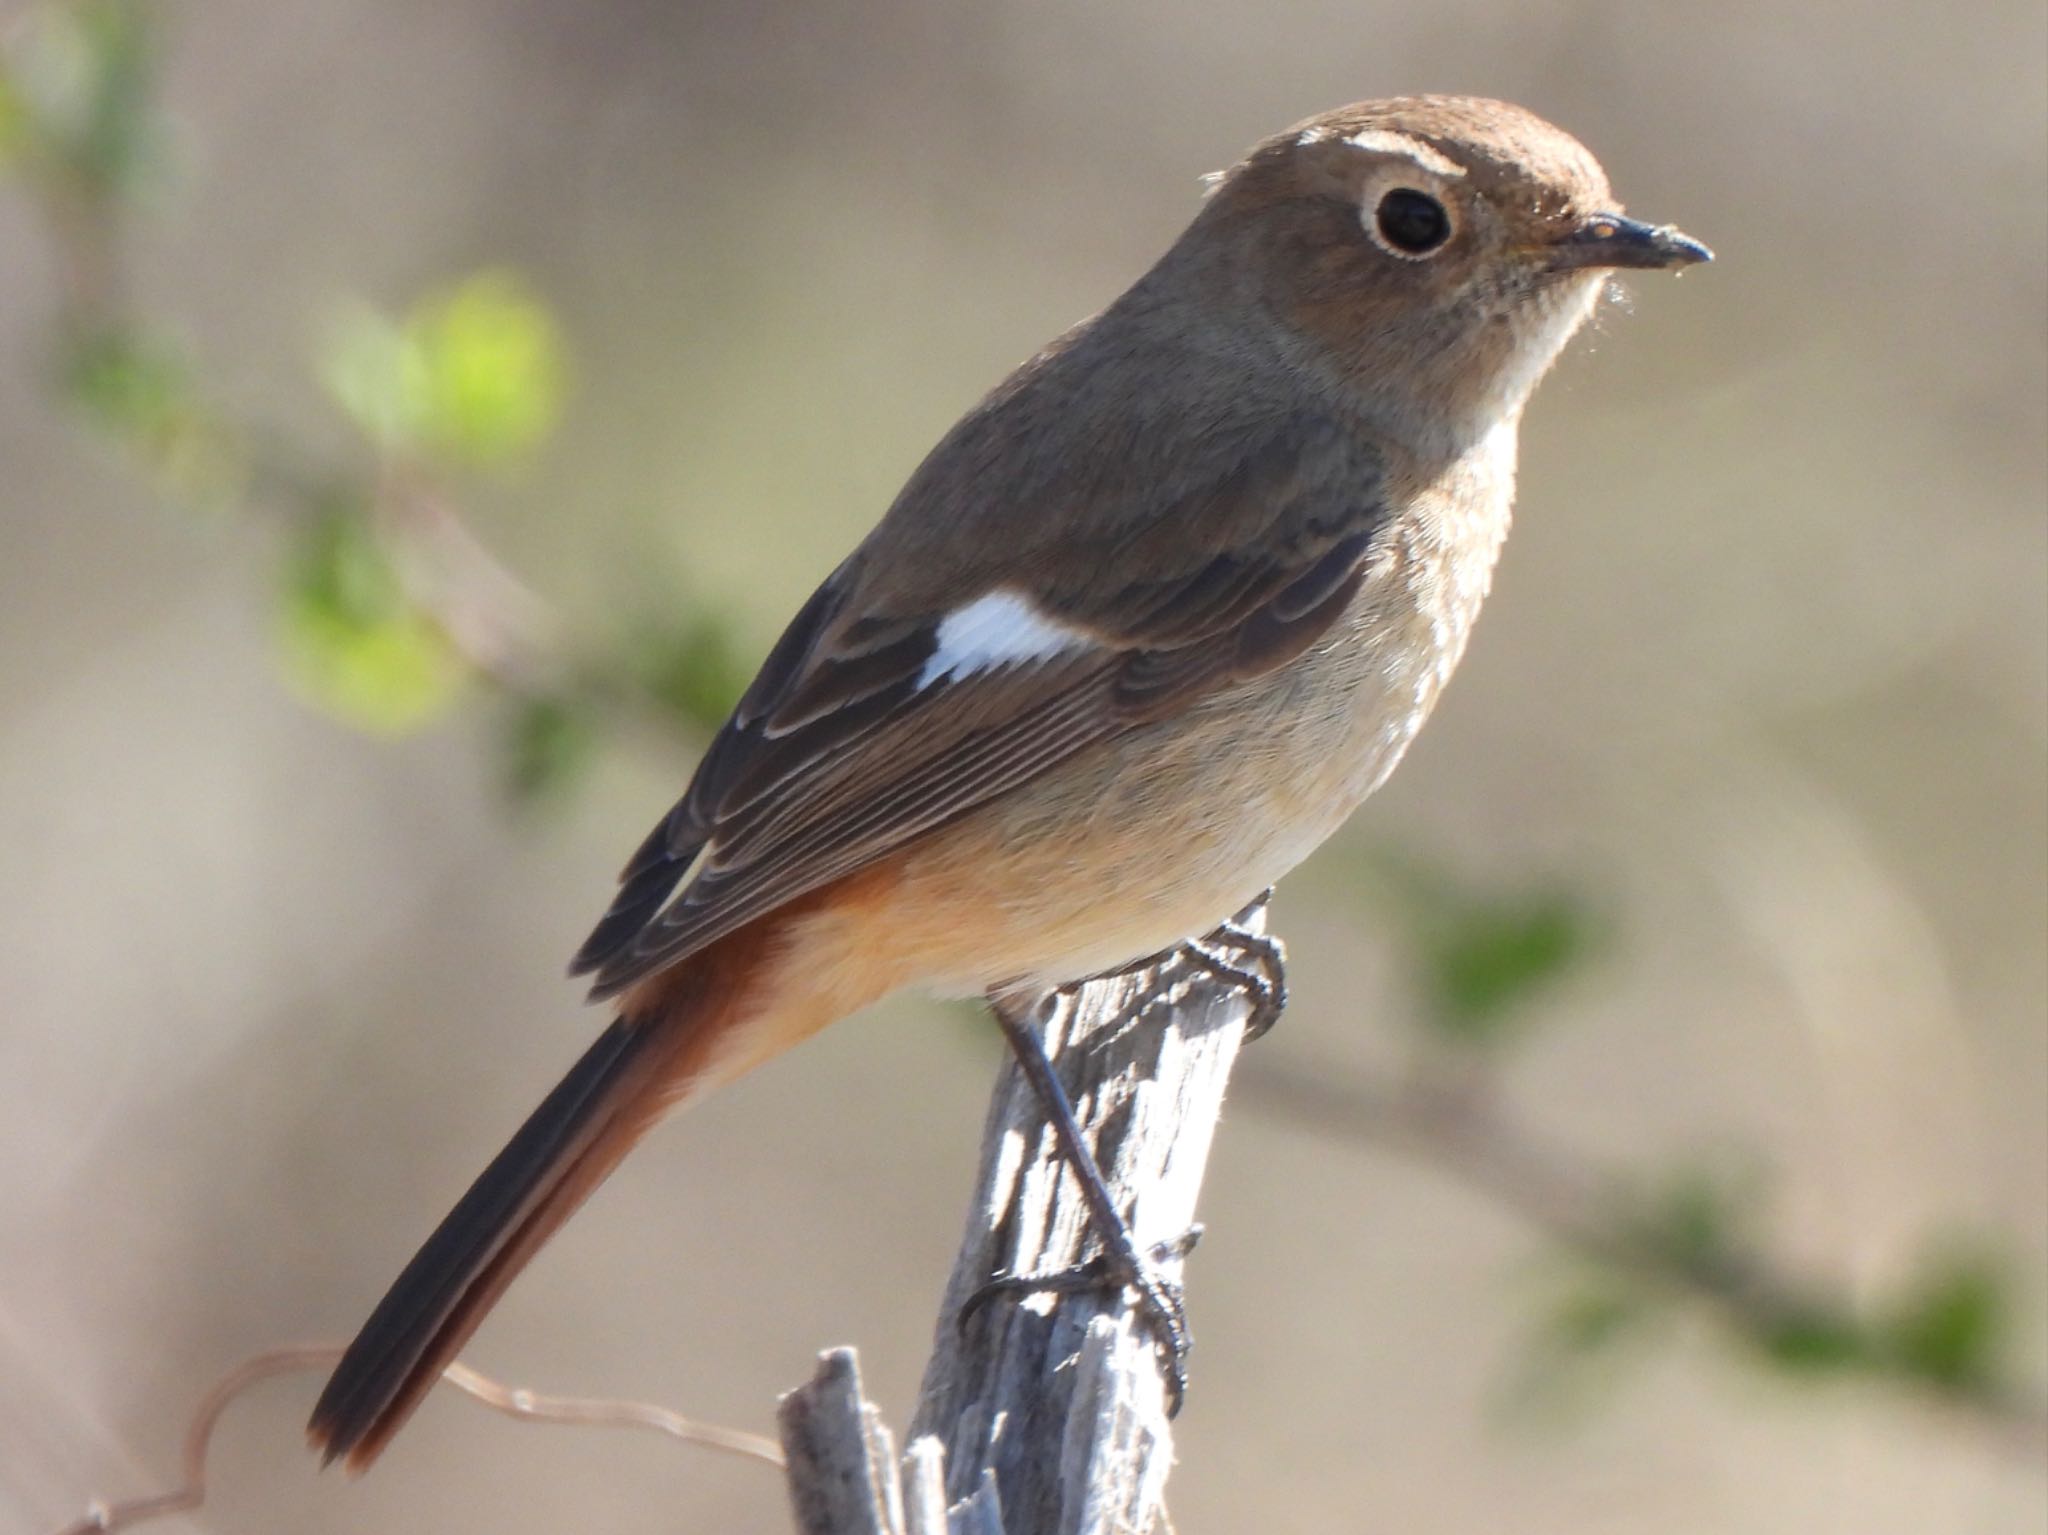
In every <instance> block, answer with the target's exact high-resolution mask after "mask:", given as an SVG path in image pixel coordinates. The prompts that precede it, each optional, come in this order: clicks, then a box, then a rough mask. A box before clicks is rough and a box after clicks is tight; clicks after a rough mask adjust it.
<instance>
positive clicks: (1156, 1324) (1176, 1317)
mask: <svg viewBox="0 0 2048 1535" xmlns="http://www.w3.org/2000/svg"><path fill="white" fill-rule="evenodd" d="M1201 1237H1202V1228H1201V1227H1200V1226H1199V1225H1195V1226H1190V1227H1189V1228H1188V1229H1187V1230H1186V1231H1185V1232H1183V1233H1182V1234H1181V1235H1180V1236H1178V1237H1176V1238H1174V1239H1173V1240H1172V1241H1169V1242H1161V1243H1160V1244H1159V1245H1158V1246H1156V1247H1154V1248H1153V1249H1152V1252H1151V1254H1150V1256H1149V1257H1139V1256H1137V1255H1136V1254H1135V1253H1133V1254H1131V1255H1130V1256H1128V1257H1126V1256H1124V1255H1121V1254H1118V1253H1116V1252H1113V1251H1103V1252H1098V1253H1097V1254H1096V1255H1095V1256H1094V1257H1092V1258H1089V1259H1086V1260H1085V1261H1083V1262H1080V1263H1076V1264H1074V1265H1072V1266H1071V1267H1068V1268H1063V1269H1053V1270H1051V1271H1049V1272H1045V1273H1036V1274H998V1275H996V1276H995V1277H994V1278H993V1279H991V1280H989V1281H988V1282H987V1283H986V1284H984V1285H982V1286H981V1287H980V1288H979V1289H977V1290H976V1291H975V1292H974V1293H973V1294H972V1295H970V1296H968V1297H967V1301H966V1303H965V1304H964V1305H963V1306H961V1308H960V1325H961V1326H962V1327H965V1326H966V1325H967V1324H968V1323H969V1322H971V1321H972V1320H973V1319H974V1317H975V1315H976V1313H978V1312H979V1311H980V1310H981V1309H982V1307H984V1306H986V1305H987V1304H988V1303H989V1302H990V1301H992V1300H994V1299H996V1297H998V1296H1001V1295H1048V1294H1050V1295H1084V1294H1094V1293H1099V1292H1101V1291H1104V1290H1130V1291H1132V1292H1133V1293H1134V1294H1135V1295H1136V1296H1137V1300H1138V1309H1139V1310H1140V1311H1141V1312H1142V1313H1143V1314H1144V1317H1145V1320H1146V1321H1147V1322H1148V1323H1149V1324H1150V1325H1151V1327H1152V1330H1153V1334H1154V1336H1155V1338H1156V1340H1157V1342H1158V1344H1159V1349H1160V1354H1161V1356H1162V1357H1163V1358H1164V1360H1165V1362H1166V1372H1167V1380H1166V1415H1167V1416H1168V1417H1169V1418H1170V1417H1173V1416H1175V1415H1176V1414H1178V1413H1179V1411H1180V1409H1181V1403H1182V1402H1184V1401H1186V1400H1187V1394H1188V1354H1189V1352H1190V1351H1191V1350H1192V1349H1193V1348H1194V1344H1195V1339H1194V1334H1193V1333H1192V1332H1191V1331H1190V1330H1189V1328H1188V1308H1187V1297H1186V1292H1185V1290H1184V1289H1183V1287H1182V1285H1181V1282H1180V1281H1179V1280H1177V1279H1172V1278H1169V1277H1168V1276H1167V1275H1166V1274H1164V1273H1162V1272H1161V1271H1160V1265H1162V1264H1165V1263H1168V1262H1178V1261H1179V1260H1180V1259H1182V1258H1185V1257H1186V1256H1187V1255H1188V1254H1189V1253H1190V1252H1192V1251H1193V1250H1194V1246H1195V1243H1196V1242H1198V1241H1200V1240H1201Z"/></svg>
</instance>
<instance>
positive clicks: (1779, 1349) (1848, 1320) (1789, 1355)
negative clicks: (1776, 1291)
mask: <svg viewBox="0 0 2048 1535" xmlns="http://www.w3.org/2000/svg"><path fill="white" fill-rule="evenodd" d="M1750 1335H1751V1338H1752V1341H1754V1342H1755V1344H1756V1345H1757V1347H1758V1348H1760V1349H1761V1350H1762V1351H1763V1355H1764V1358H1765V1359H1766V1360H1768V1361H1769V1362H1770V1363H1772V1364H1774V1365H1776V1366H1778V1367H1779V1368H1780V1369H1782V1370H1785V1371H1787V1372H1788V1373H1790V1374H1794V1375H1832V1374H1838V1373H1840V1372H1842V1371H1844V1370H1855V1369H1863V1368H1866V1367H1867V1366H1868V1365H1869V1363H1870V1340H1869V1337H1868V1335H1867V1334H1866V1332H1865V1330H1864V1328H1863V1327H1862V1325H1861V1324H1860V1323H1858V1322H1857V1320H1856V1318H1855V1317H1853V1316H1851V1315H1850V1314H1849V1312H1848V1311H1847V1310H1846V1309H1845V1308H1843V1307H1840V1306H1835V1305H1830V1304H1828V1303H1827V1302H1825V1301H1822V1300H1820V1299H1818V1298H1815V1299H1811V1300H1807V1301H1803V1302H1801V1303H1799V1304H1797V1305H1794V1306H1791V1307H1789V1308H1787V1309H1785V1310H1783V1311H1781V1312H1779V1313H1777V1314H1773V1315H1765V1316H1763V1317H1761V1318H1759V1319H1758V1321H1757V1323H1756V1325H1755V1326H1754V1327H1753V1328H1752V1329H1750Z"/></svg>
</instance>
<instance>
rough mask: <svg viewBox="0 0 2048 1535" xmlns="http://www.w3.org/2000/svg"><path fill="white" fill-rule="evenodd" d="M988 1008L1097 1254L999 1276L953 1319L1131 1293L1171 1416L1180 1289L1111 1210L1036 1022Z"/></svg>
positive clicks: (1182, 1367) (1180, 1379) (1183, 1344)
mask: <svg viewBox="0 0 2048 1535" xmlns="http://www.w3.org/2000/svg"><path fill="white" fill-rule="evenodd" d="M989 1006H990V1007H991V1008H992V1009H993V1010H994V1012H995V1015H996V1022H997V1023H999V1024H1001V1025H1002V1029H1003V1034H1004V1036H1005V1037H1006V1038H1007V1039H1008V1040H1009V1041H1010V1049H1011V1051H1012V1053H1014V1054H1015V1055H1016V1057H1017V1064H1018V1065H1019V1066H1021V1067H1023V1068H1024V1075H1025V1077H1026V1078H1028V1079H1029V1081H1030V1083H1031V1086H1032V1090H1033V1091H1034V1092H1035V1093H1036V1094H1037V1095H1038V1102H1039V1106H1040V1107H1041V1108H1042V1109H1044V1111H1045V1116H1046V1119H1047V1120H1048V1121H1049V1122H1050V1123H1051V1125H1052V1129H1053V1135H1054V1137H1055V1138H1056V1139H1057V1140H1058V1142H1059V1147H1060V1154H1061V1155H1062V1156H1064V1157H1065V1158H1066V1160H1067V1165H1068V1166H1069V1167H1071V1168H1072V1169H1073V1171H1074V1178H1075V1181H1076V1182H1077V1183H1078V1184H1079V1185H1080V1189H1081V1198H1082V1201H1083V1202H1084V1203H1085V1204H1086V1205H1087V1207H1088V1218H1089V1224H1090V1225H1091V1226H1093V1227H1094V1228H1095V1235H1096V1238H1097V1240H1099V1241H1100V1242H1101V1243H1102V1251H1101V1252H1100V1253H1099V1254H1098V1255H1097V1256H1095V1257H1094V1258H1091V1259H1089V1260H1088V1261H1086V1262H1084V1263H1081V1264H1079V1265H1077V1266H1076V1267H1074V1268H1071V1269H1067V1270H1063V1271H1061V1272H1059V1273H1055V1274H1005V1275H1001V1276H999V1277H997V1278H995V1279H993V1280H991V1281H990V1282H989V1283H987V1284H985V1285H983V1286H982V1287H981V1288H980V1289H979V1290H977V1291H975V1293H974V1294H973V1295H971V1296H970V1297H968V1300H967V1304H966V1305H965V1306H964V1307H963V1308H962V1309H961V1320H962V1321H963V1322H964V1321H966V1320H967V1319H968V1318H969V1317H971V1316H972V1315H973V1314H974V1313H975V1311H976V1310H978V1309H979V1308H980V1306H981V1305H982V1304H983V1303H984V1302H985V1301H987V1300H988V1299H990V1298H991V1297H992V1296H995V1295H999V1294H1018V1293H1040V1292H1045V1291H1054V1292H1060V1293H1072V1292H1074V1291H1078V1290H1087V1289H1099V1288H1101V1287H1103V1286H1105V1285H1110V1284H1114V1285H1117V1286H1119V1287H1123V1288H1128V1289H1131V1290H1133V1291H1135V1292H1136V1293H1137V1296H1138V1301H1139V1304H1140V1305H1141V1307H1142V1308H1143V1309H1144V1311H1145V1313H1146V1315H1147V1316H1148V1317H1149V1318H1150V1320H1151V1322H1152V1324H1153V1326H1154V1327H1155V1328H1157V1329H1158V1332H1159V1338H1160V1341H1161V1342H1162V1343H1163V1344H1164V1345H1165V1349H1166V1357H1167V1370H1168V1375H1169V1379H1168V1383H1167V1389H1168V1400H1167V1413H1168V1415H1169V1416H1171V1415H1172V1414H1174V1413H1177V1412H1179V1411H1180V1404H1181V1402H1182V1400H1183V1399H1184V1398H1185V1397H1186V1395H1187V1383H1188V1374H1187V1360H1188V1350H1189V1349H1190V1348H1191V1347H1192V1346H1193V1344H1194V1339H1193V1337H1192V1335H1191V1334H1190V1333H1189V1331H1188V1317H1187V1305H1186V1303H1185V1301H1184V1300H1183V1299H1182V1296H1181V1287H1180V1285H1179V1284H1178V1283H1177V1282H1175V1281H1174V1280H1171V1279H1168V1278H1167V1277H1166V1276H1165V1275H1163V1274H1162V1273H1160V1271H1159V1266H1158V1261H1157V1260H1156V1259H1154V1258H1151V1257H1148V1256H1147V1255H1146V1254H1145V1253H1142V1252H1140V1251H1139V1249H1138V1244H1137V1240H1136V1238H1134V1237H1133V1236H1132V1235H1131V1228H1130V1223H1129V1222H1127V1221H1126V1220H1125V1219H1124V1217H1123V1212H1122V1211H1121V1210H1119V1209H1118V1208H1117V1204H1116V1199H1115V1198H1114V1196H1112V1195H1111V1193H1110V1192H1109V1184H1108V1183H1107V1182H1106V1181H1105V1180H1104V1178H1103V1176H1102V1169H1101V1168H1100V1167H1099V1166H1097V1165H1096V1161H1095V1153H1094V1152H1093V1151H1092V1150H1090V1149H1089V1146H1088V1141H1087V1138H1086V1137H1085V1136H1084V1135H1083V1134H1082V1133H1081V1126H1080V1123H1079V1121H1077V1120H1076V1119H1075V1118H1074V1106H1073V1105H1072V1104H1071V1103H1070V1102H1068V1100H1067V1090H1066V1088H1065V1086H1064V1085H1062V1083H1061V1082H1060V1078H1059V1073H1058V1072H1057V1071H1055V1070H1054V1069H1053V1064H1052V1061H1051V1059H1050V1058H1049V1057H1048V1056H1047V1055H1046V1053H1045V1042H1044V1040H1043V1038H1042V1037H1041V1035H1040V1031H1039V1028H1038V1025H1037V1022H1036V1021H1035V1020H1034V1019H1033V1018H1032V1017H1030V1016H1029V1013H1028V1010H1027V1009H1026V1008H1025V1007H1024V1006H1023V1005H1022V1004H1021V1002H1020V1001H1019V1000H1018V999H1016V998H1014V997H1008V996H991V997H990V998H989ZM1199 1234H1200V1233H1199V1228H1197V1229H1196V1230H1195V1231H1192V1232H1190V1233H1189V1234H1188V1235H1187V1236H1185V1237H1183V1238H1181V1239H1180V1240H1179V1241H1178V1242H1170V1243H1166V1244H1164V1245H1163V1247H1162V1248H1161V1250H1160V1252H1161V1256H1170V1255H1172V1254H1174V1253H1176V1252H1183V1253H1184V1252H1185V1251H1187V1249H1188V1248H1190V1247H1192V1246H1193V1245H1194V1240H1195V1237H1196V1236H1198V1235H1199Z"/></svg>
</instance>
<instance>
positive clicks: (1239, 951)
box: [1178, 890, 1287, 1044]
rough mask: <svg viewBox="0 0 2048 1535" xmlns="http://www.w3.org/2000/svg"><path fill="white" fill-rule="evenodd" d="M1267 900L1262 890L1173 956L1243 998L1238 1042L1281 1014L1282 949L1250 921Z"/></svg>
mask: <svg viewBox="0 0 2048 1535" xmlns="http://www.w3.org/2000/svg"><path fill="white" fill-rule="evenodd" d="M1272 899H1273V892H1272V891H1271V890H1268V891H1266V892H1265V893H1264V894H1263V895H1261V896H1260V897H1259V898H1258V899H1257V900H1255V901H1253V902H1252V903H1251V905H1249V906H1247V907H1246V908H1245V909H1244V910H1243V911H1241V912H1239V913H1238V914H1237V915H1236V916H1234V917H1229V918H1226V919H1225V920H1224V922H1223V923H1222V925H1221V926H1219V927H1218V928H1217V929H1216V930H1215V931H1214V932H1212V933H1209V934H1206V935H1205V936H1203V937H1201V938H1190V939H1189V940H1188V941H1187V942H1186V943H1184V944H1182V945H1181V947H1180V949H1179V951H1178V952H1179V954H1180V955H1181V957H1182V959H1183V960H1184V961H1185V962H1186V963H1187V964H1189V965H1190V966H1192V967H1194V968H1195V969H1198V970H1202V971H1205V972H1206V973H1208V974H1209V975H1212V976H1214V977H1215V978H1216V979H1217V980H1219V981H1222V982H1224V983H1225V984H1227V985H1228V986H1230V987H1231V988H1232V989H1233V990H1234V991H1236V992H1238V993H1239V994H1240V995H1241V996H1243V997H1244V999H1245V1002H1246V1003H1247V1005H1248V1006H1249V1008H1250V1013H1249V1015H1248V1016H1247V1017H1246V1018H1245V1021H1244V1042H1245V1043H1246V1044H1250V1043H1251V1042H1252V1041H1253V1040H1255V1039H1258V1038H1260V1037H1262V1036H1263V1035H1265V1034H1266V1033H1267V1032H1268V1031H1269V1030H1271V1028H1272V1027H1273V1025H1274V1024H1276V1023H1278V1022H1279V1021H1280V1015H1281V1014H1282V1013H1284V1012H1285V1011H1286V1010H1287V945H1286V944H1284V943H1282V942H1281V941H1280V940H1279V939H1277V938H1275V937H1272V936H1271V935H1270V934H1267V933H1259V932H1254V931H1253V930H1252V927H1251V920H1252V918H1253V917H1255V916H1257V915H1258V914H1259V913H1260V912H1261V911H1263V910H1265V907H1266V903H1267V902H1268V901H1270V900H1272Z"/></svg>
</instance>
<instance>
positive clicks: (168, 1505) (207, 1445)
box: [55, 1344, 782, 1535]
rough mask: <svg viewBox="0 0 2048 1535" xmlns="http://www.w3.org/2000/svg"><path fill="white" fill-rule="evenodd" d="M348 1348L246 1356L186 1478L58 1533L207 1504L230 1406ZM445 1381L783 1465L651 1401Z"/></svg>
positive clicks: (211, 1397)
mask: <svg viewBox="0 0 2048 1535" xmlns="http://www.w3.org/2000/svg"><path fill="white" fill-rule="evenodd" d="M341 1353H342V1351H341V1348H340V1347H339V1346H338V1345H333V1344H314V1345H308V1346H304V1347H297V1348H278V1349H271V1350H269V1351H267V1352H265V1353H262V1354H258V1355H256V1356H255V1357H254V1358H252V1359H246V1360H244V1361H243V1362H242V1363H241V1364H238V1365H236V1366H235V1368H234V1369H232V1370H230V1371H229V1372H228V1373H227V1374H226V1375H224V1376H222V1377H221V1378H220V1380H219V1381H217V1382H216V1383H215V1384H214V1387H213V1389H212V1390H211V1391H209V1392H207V1393H206V1395H205V1396H204V1397H203V1398H202V1399H201V1400H200V1403H199V1405H198V1407H196V1408H195V1409H194V1410H193V1413H192V1418H191V1421H190V1423H189V1425H188V1426H187V1428H186V1431H185V1456H184V1477H185V1479H184V1481H182V1482H181V1483H179V1484H178V1486H176V1487H174V1488H171V1489H169V1490H168V1491H165V1492H159V1493H152V1494H151V1495H150V1496H148V1497H144V1498H131V1499H129V1500H128V1501H126V1502H122V1503H103V1502H99V1501H95V1502H93V1503H92V1504H91V1505H90V1506H89V1507H88V1508H87V1510H86V1512H85V1513H84V1514H83V1515H81V1516H80V1517H79V1518H77V1519H74V1520H73V1521H72V1522H71V1523H69V1524H67V1525H65V1526H63V1527H62V1528H61V1529H59V1530H57V1531H56V1532H55V1535H94V1532H96V1531H98V1532H109V1531H114V1530H127V1529H134V1528H135V1527H137V1526H138V1525H144V1524H148V1523H150V1522H151V1521H153V1520H157V1519H167V1518H169V1517H170V1516H171V1515H173V1514H188V1513H191V1512H192V1511H193V1510H194V1509H197V1508H200V1507H202V1506H203V1505H204V1504H205V1502H206V1458H207V1453H208V1451H209V1450H210V1449H211V1448H212V1445H213V1433H214V1430H215V1428H217V1427H218V1426H219V1424H220V1419H221V1414H222V1413H224V1412H226V1411H227V1409H228V1407H229V1405H230V1404H231V1403H233V1402H234V1401H235V1399H236V1398H237V1397H240V1396H241V1395H242V1394H243V1393H245V1392H247V1391H248V1390H249V1389H250V1388H252V1387H254V1386H256V1385H258V1384H260V1383H261V1382H263V1381H266V1380H270V1379H272V1378H274V1377H276V1376H279V1375H296V1374H298V1373H300V1372H301V1371H306V1370H325V1369H328V1368H330V1367H332V1366H333V1364H334V1362H335V1361H336V1360H338V1359H339V1358H341ZM441 1379H442V1380H443V1381H445V1382H446V1383H447V1384H449V1385H451V1386H453V1387H455V1389H456V1390H458V1391H461V1392H463V1393H465V1394H466V1395H468V1396H471V1397H474V1398H475V1399H476V1400H477V1401H479V1402H482V1403H483V1404H484V1405H485V1406H486V1407H489V1408H491V1409H492V1410H493V1411H495V1412H502V1413H504V1414H505V1415H506V1416H507V1417H512V1418H520V1419H523V1420H525V1421H527V1422H530V1423H581V1424H590V1425H594V1426H596V1427H601V1428H644V1429H652V1430H653V1431H654V1432H656V1433H660V1434H666V1435H668V1436H669V1437H670V1438H671V1439H677V1440H680V1441H682V1442H683V1443H685V1444H694V1445H699V1446H702V1447H703V1448H705V1449H708V1450H718V1451H720V1452H722V1453H725V1454H729V1455H740V1456H744V1457H746V1458H747V1459H750V1460H758V1461H762V1462H764V1463H765V1464H767V1465H771V1466H780V1465H781V1464H782V1452H781V1451H780V1450H778V1449H777V1448H776V1446H775V1443H774V1441H773V1440H769V1439H764V1438H762V1437H761V1436H760V1435H758V1434H749V1433H745V1432H743V1431H742V1430H739V1429H734V1428H724V1427H721V1426H720V1425H718V1424H715V1423H700V1422H698V1421H697V1420H696V1419H694V1418H686V1417H684V1416H683V1415H682V1414H681V1413H678V1412H673V1411H671V1410H670V1409H668V1408H666V1407H660V1406H656V1405H655V1404H653V1403H651V1402H628V1401H611V1400H604V1399H599V1398H588V1397H568V1396H547V1395H543V1394H542V1393H540V1392H537V1391H529V1390H527V1389H526V1388H525V1387H523V1386H507V1385H504V1384H502V1383H501V1382H499V1381H495V1380H493V1379H491V1378H490V1377H489V1376H488V1375H484V1374H481V1373H479V1372H478V1371H476V1370H472V1369H470V1368H469V1366H467V1365H464V1364H452V1365H450V1366H449V1367H448V1368H447V1369H446V1370H443V1371H442V1372H441Z"/></svg>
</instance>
